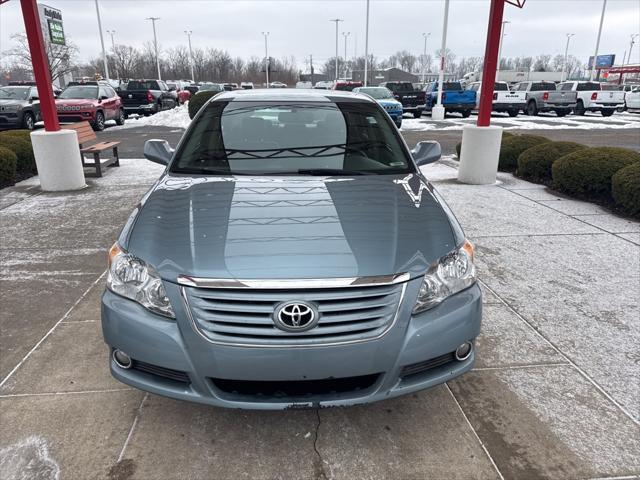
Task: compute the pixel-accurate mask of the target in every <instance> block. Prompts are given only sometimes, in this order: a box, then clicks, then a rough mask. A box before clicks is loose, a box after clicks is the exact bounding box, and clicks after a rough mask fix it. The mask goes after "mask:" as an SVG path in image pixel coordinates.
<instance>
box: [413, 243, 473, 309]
mask: <svg viewBox="0 0 640 480" xmlns="http://www.w3.org/2000/svg"><path fill="white" fill-rule="evenodd" d="M475 282H476V267H475V265H474V252H473V245H471V243H469V242H468V241H465V242H464V245H462V247H460V248H457V249H456V250H454V251H453V252H451V253H448V254H447V255H445V256H444V257H442V258H440V259H439V260H438V261H437V262H434V263H433V264H432V265H431V267H429V270H428V271H427V273H426V274H425V276H424V278H423V280H422V285H421V286H420V292H419V293H418V300H417V301H416V305H415V306H414V307H413V313H419V312H423V311H424V310H428V309H430V308H432V307H435V306H436V305H437V304H439V303H440V302H442V301H443V300H444V299H445V298H447V297H450V296H451V295H453V294H455V293H458V292H460V291H462V290H464V289H465V288H468V287H470V286H471V285H473V284H474V283H475Z"/></svg>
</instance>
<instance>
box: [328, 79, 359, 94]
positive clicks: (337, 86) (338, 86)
mask: <svg viewBox="0 0 640 480" xmlns="http://www.w3.org/2000/svg"><path fill="white" fill-rule="evenodd" d="M363 85H364V83H362V82H354V81H351V80H338V81H337V82H336V83H334V84H333V90H342V91H345V92H352V91H353V89H354V88H356V87H362V86H363Z"/></svg>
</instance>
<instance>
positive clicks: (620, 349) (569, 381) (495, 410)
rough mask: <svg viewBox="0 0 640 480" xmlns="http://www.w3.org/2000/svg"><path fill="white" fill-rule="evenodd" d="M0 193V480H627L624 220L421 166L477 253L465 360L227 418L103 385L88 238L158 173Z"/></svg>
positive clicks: (638, 438)
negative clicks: (358, 392)
mask: <svg viewBox="0 0 640 480" xmlns="http://www.w3.org/2000/svg"><path fill="white" fill-rule="evenodd" d="M121 163H122V167H120V168H114V169H109V171H108V172H107V175H106V176H105V177H104V178H102V179H98V180H96V181H93V182H92V183H91V185H90V187H89V188H87V189H86V190H83V191H81V192H76V193H71V194H69V193H67V194H53V193H46V194H45V193H41V192H40V191H39V189H38V188H37V187H36V186H35V185H37V180H35V179H31V180H28V181H26V182H23V183H22V184H20V185H18V186H16V187H12V188H9V189H5V190H2V191H0V223H1V227H2V228H1V230H0V262H1V263H0V272H1V280H0V281H1V283H0V295H1V298H0V305H1V306H0V353H1V355H0V378H2V380H1V382H0V478H2V480H5V479H7V480H8V479H12V480H13V479H18V478H29V479H31V478H34V479H36V478H37V479H46V480H48V479H58V478H60V479H83V480H84V479H92V478H96V479H103V478H104V479H129V478H136V479H145V480H146V479H182V478H190V479H205V478H206V479H211V478H220V479H240V478H247V479H254V478H255V479H307V478H313V479H316V478H318V479H319V478H335V479H349V480H353V479H386V478H390V479H391V478H393V479H436V480H440V479H445V478H455V479H471V478H473V479H495V478H503V479H536V478H554V479H562V480H564V479H588V478H612V477H615V478H640V477H638V476H639V475H640V455H639V452H640V428H639V423H640V403H639V402H638V398H640V366H639V365H640V356H639V353H638V345H639V344H640V321H639V318H640V308H639V305H638V303H639V301H638V289H639V288H640V224H639V223H638V222H634V221H629V220H626V219H622V218H619V217H616V216H614V215H612V214H610V213H608V212H607V211H605V210H604V209H602V208H600V207H598V206H595V205H591V204H588V203H583V202H578V201H575V200H570V199H564V198H560V197H558V196H556V195H554V194H551V193H549V192H548V191H547V190H546V189H545V188H544V187H542V186H539V185H534V184H530V183H527V182H523V181H520V180H517V179H515V178H514V177H512V176H511V175H504V174H500V175H499V177H500V182H499V183H498V184H497V185H492V186H466V185H460V184H458V183H457V182H456V181H455V177H456V169H455V167H456V164H455V162H453V161H451V160H447V159H445V160H443V161H442V162H439V163H438V164H436V165H433V166H429V167H428V168H427V169H426V170H425V171H426V173H427V175H428V176H429V177H430V178H431V179H432V180H433V182H434V184H435V186H436V188H438V189H439V190H440V191H441V192H442V194H443V195H444V196H445V198H446V199H447V201H448V202H449V204H450V205H451V207H452V208H453V210H454V211H455V212H456V213H457V214H458V216H459V219H460V221H461V223H462V224H463V226H464V228H465V230H466V234H467V236H468V237H469V238H470V239H471V240H472V241H473V242H474V243H475V244H476V245H477V250H478V262H479V265H478V266H479V272H480V278H481V280H482V286H483V288H484V290H485V299H484V300H485V304H486V305H485V315H484V324H483V333H482V334H481V337H480V340H479V344H478V348H479V360H478V363H477V365H476V368H475V370H474V371H472V372H471V373H469V374H467V375H466V376H464V377H462V378H460V379H458V380H456V381H453V382H450V383H449V384H448V385H443V386H440V387H437V388H434V389H432V390H428V391H425V392H421V393H419V394H415V395H410V396H407V397H404V398H399V399H396V400H390V401H386V402H381V403H378V404H374V405H369V406H362V407H355V408H349V409H326V410H320V411H287V412H244V411H231V410H221V409H215V408H209V407H205V406H200V405H194V404H188V403H183V402H178V401H173V400H169V399H165V398H161V397H157V396H154V395H150V394H149V395H147V394H145V393H143V392H139V391H137V390H133V389H130V388H128V387H127V386H125V385H123V384H120V383H118V382H116V381H115V380H113V379H112V378H111V376H110V374H109V372H108V367H107V350H106V347H105V345H104V344H103V342H102V337H101V332H100V323H99V319H100V318H99V298H100V295H101V293H102V290H103V288H104V270H105V266H106V265H105V257H106V249H107V248H108V247H109V246H110V245H111V244H112V242H113V241H114V240H115V238H116V235H117V233H118V231H119V230H120V228H121V226H122V225H123V224H124V222H125V221H126V218H127V217H128V215H129V213H130V212H131V210H132V209H133V207H134V206H135V204H136V202H137V201H138V200H139V199H140V197H141V196H142V195H143V194H144V192H145V191H146V189H147V188H148V187H149V185H150V184H151V183H152V182H153V180H154V179H155V178H156V177H157V175H158V174H159V173H160V171H161V168H160V167H158V166H156V165H154V164H152V163H149V162H146V161H144V160H122V161H121Z"/></svg>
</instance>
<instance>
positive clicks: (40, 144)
mask: <svg viewBox="0 0 640 480" xmlns="http://www.w3.org/2000/svg"><path fill="white" fill-rule="evenodd" d="M31 144H32V145H33V154H34V156H35V158H36V166H37V167H38V178H39V179H40V186H41V187H42V190H44V191H45V192H59V191H63V190H79V189H81V188H85V187H86V186H87V184H86V183H85V182H84V170H83V169H82V160H81V159H80V149H79V148H78V135H77V134H76V132H75V131H73V130H58V131H57V132H47V131H45V130H37V131H35V132H31Z"/></svg>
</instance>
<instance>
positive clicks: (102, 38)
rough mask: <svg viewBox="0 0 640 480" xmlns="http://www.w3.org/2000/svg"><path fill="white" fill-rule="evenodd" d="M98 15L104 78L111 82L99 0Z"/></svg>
mask: <svg viewBox="0 0 640 480" xmlns="http://www.w3.org/2000/svg"><path fill="white" fill-rule="evenodd" d="M95 4H96V15H97V16H98V30H99V32H100V45H102V62H103V63H104V76H105V78H106V79H107V80H109V66H108V64H107V51H106V50H105V49H104V36H103V34H102V21H101V20H100V7H99V6H98V0H95Z"/></svg>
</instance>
